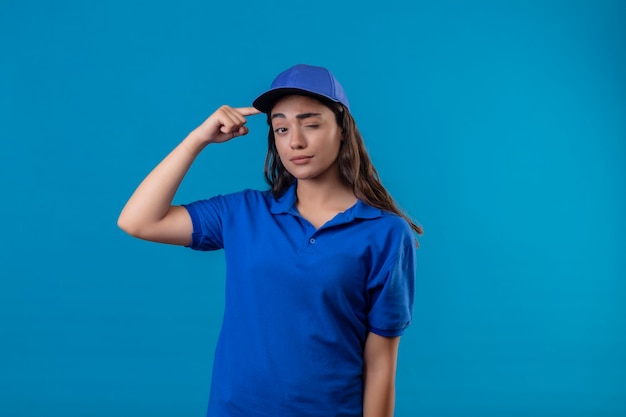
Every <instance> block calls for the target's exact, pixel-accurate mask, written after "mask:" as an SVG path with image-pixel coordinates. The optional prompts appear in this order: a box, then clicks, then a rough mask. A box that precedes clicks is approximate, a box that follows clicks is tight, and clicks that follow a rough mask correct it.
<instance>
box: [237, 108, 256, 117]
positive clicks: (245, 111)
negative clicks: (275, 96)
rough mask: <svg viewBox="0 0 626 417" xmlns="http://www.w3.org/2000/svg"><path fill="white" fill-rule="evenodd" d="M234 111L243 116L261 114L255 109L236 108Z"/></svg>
mask: <svg viewBox="0 0 626 417" xmlns="http://www.w3.org/2000/svg"><path fill="white" fill-rule="evenodd" d="M233 110H235V111H236V112H237V113H239V114H240V115H242V116H252V115H254V114H259V113H261V110H258V109H256V108H254V107H234V108H233Z"/></svg>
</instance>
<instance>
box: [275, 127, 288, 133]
mask: <svg viewBox="0 0 626 417" xmlns="http://www.w3.org/2000/svg"><path fill="white" fill-rule="evenodd" d="M286 131H287V128H286V127H277V128H276V129H274V133H285V132H286Z"/></svg>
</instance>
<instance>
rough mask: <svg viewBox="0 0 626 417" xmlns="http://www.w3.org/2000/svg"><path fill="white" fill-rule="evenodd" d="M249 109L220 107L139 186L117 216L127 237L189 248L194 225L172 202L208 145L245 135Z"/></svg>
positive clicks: (250, 111) (250, 112)
mask: <svg viewBox="0 0 626 417" xmlns="http://www.w3.org/2000/svg"><path fill="white" fill-rule="evenodd" d="M257 113H259V111H258V110H256V109H254V108H252V107H243V108H231V107H229V106H222V107H220V108H219V109H218V110H217V111H215V112H214V113H213V114H212V115H211V116H209V118H208V119H207V120H205V121H204V123H202V124H201V125H200V126H198V127H197V128H196V129H194V130H193V131H192V132H191V133H190V134H189V135H188V136H187V137H186V138H185V139H184V140H183V141H182V142H181V143H180V144H179V145H178V146H177V147H176V148H175V149H174V150H173V151H172V152H171V153H170V154H169V155H168V156H167V157H166V158H165V159H163V161H161V163H159V164H158V165H157V166H156V168H154V169H153V170H152V172H150V174H149V175H148V176H147V177H146V178H145V179H144V180H143V181H142V182H141V184H139V187H137V189H136V190H135V192H134V193H133V195H132V196H131V197H130V199H129V200H128V202H127V203H126V205H125V206H124V209H123V210H122V212H121V213H120V216H119V218H118V221H117V224H118V226H119V227H120V228H121V229H122V230H124V231H125V232H127V233H128V234H130V235H132V236H135V237H138V238H140V239H145V240H151V241H154V242H161V243H170V244H175V245H188V244H190V243H191V234H192V232H193V226H192V223H191V217H190V216H189V213H188V212H187V210H186V209H185V208H184V207H181V206H172V200H173V199H174V195H175V194H176V191H177V190H178V187H179V186H180V184H181V182H182V180H183V178H184V177H185V175H186V174H187V172H188V171H189V168H190V167H191V164H192V163H193V161H194V160H195V159H196V157H197V156H198V155H199V154H200V152H201V151H202V150H203V149H204V148H205V147H206V146H207V145H208V144H209V143H219V142H226V141H228V140H230V139H232V138H234V137H236V136H242V135H246V134H247V133H248V128H247V127H245V126H244V124H245V123H246V119H245V116H248V115H252V114H257Z"/></svg>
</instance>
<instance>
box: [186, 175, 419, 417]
mask: <svg viewBox="0 0 626 417" xmlns="http://www.w3.org/2000/svg"><path fill="white" fill-rule="evenodd" d="M295 203H296V193H295V185H294V186H292V187H291V188H290V189H289V190H288V191H287V192H286V193H285V194H284V195H283V196H282V197H280V198H279V199H278V200H276V199H274V197H273V196H272V193H271V192H270V191H255V190H244V191H241V192H237V193H233V194H228V195H219V196H216V197H213V198H211V199H208V200H202V201H197V202H195V203H192V204H188V205H185V207H186V208H187V210H188V212H189V214H190V216H191V219H192V222H193V238H192V243H191V244H190V247H191V248H192V249H197V250H216V249H224V253H225V256H226V271H227V272H226V298H225V310H224V318H223V323H222V328H221V331H220V335H219V339H218V343H217V347H216V352H215V358H214V364H213V376H212V383H211V395H210V400H209V408H208V413H207V415H208V416H209V417H256V416H259V417H264V416H267V417H282V416H285V417H287V416H289V417H293V416H298V417H313V416H316V417H317V416H320V417H321V416H324V417H331V416H337V417H339V416H342V417H357V416H358V417H360V416H362V413H363V406H362V403H363V380H362V377H363V352H364V346H365V340H366V337H367V334H368V332H373V333H376V334H378V335H381V336H385V337H393V336H399V335H401V334H402V333H403V331H404V329H405V328H406V327H407V326H408V325H409V323H410V320H411V313H412V306H413V296H414V279H415V238H414V235H413V233H412V230H411V228H410V226H409V225H408V223H407V222H406V221H405V220H404V219H402V218H401V217H400V216H397V215H395V214H392V213H388V212H385V211H382V210H380V209H377V208H374V207H371V206H369V205H367V204H365V203H364V202H362V201H360V200H359V201H357V203H356V204H355V205H354V206H352V207H351V208H350V209H348V210H346V211H345V212H342V213H339V214H337V215H336V216H335V217H334V218H333V219H332V220H330V221H328V222H327V223H326V224H324V225H323V226H322V227H320V228H319V229H316V228H315V227H314V226H313V225H312V224H311V223H309V222H308V221H307V220H306V219H304V218H303V217H301V216H300V215H299V214H298V211H297V209H296V206H295Z"/></svg>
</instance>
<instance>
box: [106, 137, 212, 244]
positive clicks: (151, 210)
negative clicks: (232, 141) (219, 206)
mask: <svg viewBox="0 0 626 417" xmlns="http://www.w3.org/2000/svg"><path fill="white" fill-rule="evenodd" d="M203 148H204V146H202V144H201V143H199V142H198V141H197V140H196V138H195V136H194V135H193V133H192V134H190V135H189V136H187V138H185V140H183V141H182V142H181V143H180V144H179V145H178V146H177V147H176V148H175V149H174V150H173V151H172V152H171V153H170V154H169V155H168V156H167V157H166V158H165V159H163V161H161V162H160V163H159V164H158V165H157V166H156V167H155V168H154V169H153V170H152V172H150V174H149V175H148V176H147V177H146V178H145V179H144V180H143V181H142V182H141V184H139V186H138V187H137V189H136V190H135V192H134V193H133V195H132V196H131V197H130V199H129V200H128V202H127V203H126V205H125V206H124V209H123V210H122V212H121V213H120V216H119V218H118V220H117V224H118V226H119V227H120V228H121V229H122V230H124V231H125V232H127V233H128V234H130V235H132V236H134V237H138V238H140V239H145V240H151V241H155V242H161V243H171V244H176V245H188V244H189V243H190V242H191V233H192V231H193V230H192V224H191V218H190V217H189V214H188V213H187V210H186V209H185V208H184V207H179V206H177V207H173V206H172V200H173V199H174V195H175V194H176V191H177V190H178V187H179V186H180V183H181V182H182V180H183V178H184V176H185V174H187V171H188V170H189V168H190V167H191V164H192V163H193V161H194V160H195V159H196V157H197V156H198V154H199V153H200V151H202V149H203Z"/></svg>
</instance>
